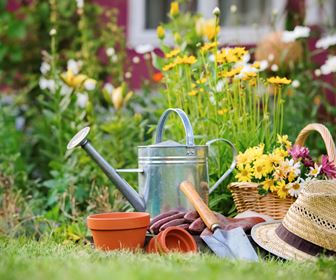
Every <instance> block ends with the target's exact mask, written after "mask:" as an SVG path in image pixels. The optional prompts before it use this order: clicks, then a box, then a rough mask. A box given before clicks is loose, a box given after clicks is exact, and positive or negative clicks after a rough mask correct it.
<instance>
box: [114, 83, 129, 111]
mask: <svg viewBox="0 0 336 280" xmlns="http://www.w3.org/2000/svg"><path fill="white" fill-rule="evenodd" d="M110 96H111V101H112V104H113V107H114V108H115V109H116V110H120V109H121V108H122V107H123V106H125V105H126V104H127V102H128V101H129V100H130V99H131V97H132V96H133V91H129V92H128V93H127V94H126V85H125V84H122V85H121V86H119V87H117V88H115V89H113V91H112V93H111V94H110Z"/></svg>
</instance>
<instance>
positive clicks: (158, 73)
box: [152, 72, 163, 83]
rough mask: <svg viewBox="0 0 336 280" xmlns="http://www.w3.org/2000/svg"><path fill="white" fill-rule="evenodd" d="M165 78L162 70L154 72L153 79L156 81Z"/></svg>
mask: <svg viewBox="0 0 336 280" xmlns="http://www.w3.org/2000/svg"><path fill="white" fill-rule="evenodd" d="M162 78H163V74H162V73H161V72H156V73H155V74H153V76H152V79H153V81H154V82H156V83H159V82H160V81H161V80H162Z"/></svg>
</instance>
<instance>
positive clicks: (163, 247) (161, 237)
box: [146, 227, 197, 253]
mask: <svg viewBox="0 0 336 280" xmlns="http://www.w3.org/2000/svg"><path fill="white" fill-rule="evenodd" d="M146 251H147V252H148V253H169V252H182V253H187V252H194V253H195V252H197V244H196V242H195V240H194V238H193V237H192V235H191V234H190V233H189V232H187V231H186V230H185V229H183V228H180V227H169V228H167V229H165V230H164V231H162V232H160V233H159V234H158V235H157V236H154V237H153V238H152V239H151V240H150V242H149V244H148V246H147V248H146Z"/></svg>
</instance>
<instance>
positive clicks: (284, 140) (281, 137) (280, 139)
mask: <svg viewBox="0 0 336 280" xmlns="http://www.w3.org/2000/svg"><path fill="white" fill-rule="evenodd" d="M277 139H278V141H277V143H279V144H280V145H283V146H285V147H286V149H289V148H290V147H291V146H292V142H291V141H289V140H288V135H280V134H278V136H277Z"/></svg>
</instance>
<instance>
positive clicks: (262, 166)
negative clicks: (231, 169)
mask: <svg viewBox="0 0 336 280" xmlns="http://www.w3.org/2000/svg"><path fill="white" fill-rule="evenodd" d="M253 167H254V170H253V175H254V177H255V178H256V179H261V178H262V177H266V176H267V174H269V173H270V172H272V171H273V165H272V163H271V161H270V160H269V158H268V156H266V155H263V156H261V157H259V158H257V159H256V161H255V162H254V164H253Z"/></svg>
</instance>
